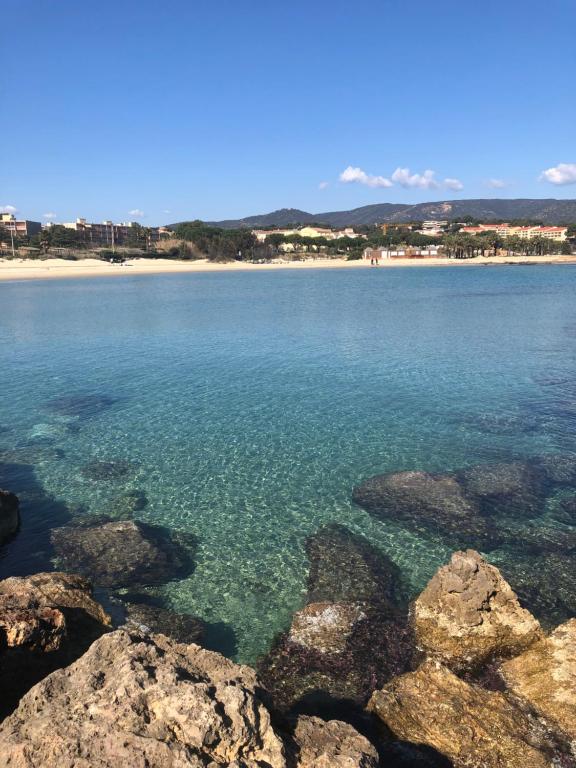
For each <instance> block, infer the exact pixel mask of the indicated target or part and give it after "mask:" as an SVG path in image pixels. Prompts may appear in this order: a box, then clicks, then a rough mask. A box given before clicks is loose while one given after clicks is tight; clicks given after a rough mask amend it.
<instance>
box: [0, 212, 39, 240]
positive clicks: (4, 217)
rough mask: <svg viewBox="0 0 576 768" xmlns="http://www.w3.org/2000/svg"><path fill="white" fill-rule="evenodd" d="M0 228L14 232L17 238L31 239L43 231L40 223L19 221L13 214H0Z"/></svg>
mask: <svg viewBox="0 0 576 768" xmlns="http://www.w3.org/2000/svg"><path fill="white" fill-rule="evenodd" d="M0 226H2V227H4V228H5V229H7V230H8V232H13V233H14V235H16V237H30V236H31V235H37V234H38V232H40V231H41V230H42V224H41V223H40V222H39V221H29V220H28V219H17V218H16V217H15V216H14V214H13V213H0Z"/></svg>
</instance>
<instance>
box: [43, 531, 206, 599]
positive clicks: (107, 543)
mask: <svg viewBox="0 0 576 768" xmlns="http://www.w3.org/2000/svg"><path fill="white" fill-rule="evenodd" d="M51 541H52V545H53V546H54V549H55V550H56V554H57V556H58V559H59V560H60V561H61V562H62V563H63V565H64V567H65V568H67V569H69V570H71V571H77V572H79V573H81V574H83V575H85V576H87V577H88V578H90V579H92V581H93V582H94V583H95V584H96V585H98V586H101V587H121V586H133V585H145V584H159V583H164V582H166V581H170V580H171V579H174V578H177V577H181V576H183V575H185V574H187V573H190V572H191V570H192V567H193V564H192V561H191V552H190V551H189V550H188V549H187V548H186V547H185V546H183V545H182V544H181V543H180V540H179V537H178V536H177V535H176V534H173V533H167V532H166V531H164V530H162V529H158V528H156V527H154V526H150V525H145V524H144V523H136V522H134V521H131V520H123V521H118V522H111V523H105V524H104V525H97V526H92V527H84V528H72V527H65V528H56V529H54V530H53V531H52V533H51Z"/></svg>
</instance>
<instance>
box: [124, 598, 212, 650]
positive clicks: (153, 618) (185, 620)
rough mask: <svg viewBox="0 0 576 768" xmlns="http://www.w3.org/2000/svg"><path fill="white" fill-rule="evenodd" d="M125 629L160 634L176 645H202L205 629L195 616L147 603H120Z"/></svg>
mask: <svg viewBox="0 0 576 768" xmlns="http://www.w3.org/2000/svg"><path fill="white" fill-rule="evenodd" d="M122 608H123V610H124V613H125V625H126V629H128V630H130V629H138V630H139V631H145V632H152V633H153V634H162V635H166V636H167V637H170V638H172V640H176V642H178V643H202V640H203V638H204V635H205V631H206V627H205V624H204V622H203V621H202V620H201V619H199V618H198V617H197V616H189V615H187V614H185V613H176V612H175V611H169V610H167V609H166V608H159V607H157V606H155V605H151V604H149V603H132V602H126V603H122Z"/></svg>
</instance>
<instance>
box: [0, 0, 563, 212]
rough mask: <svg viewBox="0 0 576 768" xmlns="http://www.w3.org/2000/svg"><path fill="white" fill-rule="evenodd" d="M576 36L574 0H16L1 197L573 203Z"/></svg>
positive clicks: (275, 204) (49, 203)
mask: <svg viewBox="0 0 576 768" xmlns="http://www.w3.org/2000/svg"><path fill="white" fill-rule="evenodd" d="M575 29H576V3H575V2H574V0H546V2H544V1H543V0H499V1H498V2H496V1H495V0H482V2H471V1H466V0H464V1H463V0H437V2H429V1H428V0H413V1H412V2H411V3H407V2H405V0H356V1H355V2H343V1H342V0H306V1H305V2H304V1H303V0H291V1H290V2H276V0H210V1H208V0H165V1H164V2H158V1H156V2H153V1H152V0H115V2H111V1H110V0H98V2H80V1H79V0H13V1H12V2H6V4H5V5H4V7H3V13H2V24H1V26H0V71H1V72H2V78H1V83H0V89H1V92H0V104H1V107H0V109H1V115H0V118H1V131H2V142H1V146H0V206H3V207H6V206H13V207H14V208H17V209H18V211H19V213H20V215H23V216H26V217H28V218H32V219H40V218H42V216H45V215H53V217H54V218H55V220H58V221H62V220H71V219H73V218H75V217H76V216H85V217H87V218H88V219H90V220H95V221H100V220H102V219H104V218H112V219H114V220H127V219H133V218H135V217H137V216H141V218H140V220H141V221H142V223H143V224H149V225H153V224H159V223H168V222H173V221H179V220H182V219H189V218H203V219H220V218H227V217H237V216H244V215H249V214H254V213H262V212H266V211H270V210H273V209H275V208H280V207H295V208H303V209H305V210H308V211H311V212H320V211H329V210H339V209H347V208H351V207H357V206H361V205H366V204H370V203H379V202H407V203H408V202H419V201H424V200H440V199H452V198H457V197H563V198H567V197H576V44H575V42H574V41H575V37H574V35H575ZM346 169H348V170H347V171H346ZM397 169H409V171H406V170H399V171H398V170H397ZM427 170H429V171H433V172H434V175H433V176H431V175H430V174H428V176H425V175H424V173H425V171H427ZM345 171H346V174H345V177H344V178H346V179H349V181H342V180H340V176H341V174H343V172H345ZM544 171H548V173H547V179H548V180H546V176H545V177H542V176H541V174H542V173H543V172H544ZM445 179H448V180H451V181H448V182H446V181H445ZM558 182H562V183H558ZM569 182H572V183H569ZM390 184H391V185H392V186H388V185H390ZM436 185H437V186H436ZM460 185H462V188H461V189H460V188H459V187H460ZM130 211H140V212H141V213H134V214H130Z"/></svg>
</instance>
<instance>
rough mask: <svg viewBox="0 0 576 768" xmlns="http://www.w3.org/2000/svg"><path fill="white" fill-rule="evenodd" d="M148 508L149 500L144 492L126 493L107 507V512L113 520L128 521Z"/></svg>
mask: <svg viewBox="0 0 576 768" xmlns="http://www.w3.org/2000/svg"><path fill="white" fill-rule="evenodd" d="M147 506H148V499H147V497H146V494H145V493H144V491H138V490H134V491H126V493H122V494H121V495H120V496H118V498H117V499H114V500H113V501H112V503H111V504H109V505H108V506H107V507H106V512H107V514H108V515H109V516H110V517H111V518H115V519H120V520H128V519H131V518H132V517H133V516H134V514H135V513H136V512H141V511H142V510H143V509H146V507H147Z"/></svg>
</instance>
